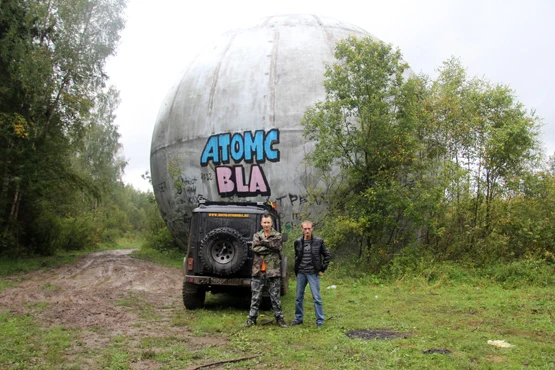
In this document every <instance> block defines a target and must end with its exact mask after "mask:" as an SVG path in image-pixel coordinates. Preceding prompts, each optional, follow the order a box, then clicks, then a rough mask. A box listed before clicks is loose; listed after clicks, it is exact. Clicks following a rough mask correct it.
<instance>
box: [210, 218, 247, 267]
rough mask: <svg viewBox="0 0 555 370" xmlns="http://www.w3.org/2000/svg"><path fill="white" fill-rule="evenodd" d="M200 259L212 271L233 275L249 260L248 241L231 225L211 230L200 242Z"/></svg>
mask: <svg viewBox="0 0 555 370" xmlns="http://www.w3.org/2000/svg"><path fill="white" fill-rule="evenodd" d="M199 254H200V259H201V260H202V263H203V264H204V266H205V267H206V269H207V270H209V271H210V272H212V273H214V274H217V275H231V274H233V273H235V272H237V271H239V270H240V269H241V267H242V266H243V265H244V264H245V261H246V260H247V254H248V248H247V243H246V242H245V240H244V239H243V237H242V236H241V234H240V233H239V232H238V231H237V230H235V229H232V228H230V227H220V228H217V229H214V230H212V231H210V232H209V233H208V234H206V236H205V237H204V239H202V241H201V242H200V253H199Z"/></svg>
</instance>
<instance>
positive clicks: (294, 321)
mask: <svg viewBox="0 0 555 370" xmlns="http://www.w3.org/2000/svg"><path fill="white" fill-rule="evenodd" d="M302 323H303V322H302V321H299V320H293V321H292V322H291V326H295V325H301V324H302Z"/></svg>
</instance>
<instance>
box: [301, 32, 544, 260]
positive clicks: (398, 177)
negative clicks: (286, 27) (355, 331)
mask: <svg viewBox="0 0 555 370" xmlns="http://www.w3.org/2000/svg"><path fill="white" fill-rule="evenodd" d="M335 57H336V59H337V62H336V63H335V64H333V65H331V66H328V68H327V71H326V74H325V88H326V93H327V94H326V98H325V100H323V101H321V102H318V103H317V104H316V105H315V106H314V107H312V108H311V109H310V110H309V111H307V112H306V114H305V116H304V118H303V122H302V124H303V126H304V130H305V136H306V137H307V138H308V139H310V140H312V141H314V149H313V151H312V152H311V153H310V154H309V155H308V156H307V158H306V160H307V161H308V162H309V163H311V164H312V165H314V167H315V168H316V169H317V170H319V171H320V172H321V173H322V176H323V177H324V178H325V179H326V181H325V183H326V186H325V187H322V188H320V189H314V191H315V192H316V191H318V192H321V193H323V194H318V196H319V197H320V198H322V197H324V198H325V199H326V201H327V204H328V206H329V213H328V217H327V218H326V219H325V221H324V222H325V227H324V232H325V233H326V235H328V237H329V241H330V245H331V246H332V247H333V248H334V249H335V253H336V255H341V254H345V253H346V254H347V255H352V254H353V252H354V251H356V255H357V256H358V260H359V262H363V263H364V264H365V265H366V266H369V267H370V268H372V269H375V270H377V269H379V268H383V267H384V266H389V268H391V266H392V265H393V264H395V266H396V268H399V266H398V265H399V263H406V264H408V265H411V264H415V263H416V261H417V260H418V259H420V258H422V257H426V258H429V259H436V260H455V261H469V262H472V263H474V264H484V263H488V262H491V261H497V260H506V261H509V260H515V259H519V258H522V257H525V256H533V257H539V258H544V259H547V260H551V261H553V253H554V252H555V246H554V244H553V235H552V230H553V226H555V225H553V221H552V218H551V217H550V215H551V214H552V212H553V209H554V206H555V202H554V199H553V191H554V190H555V188H554V181H553V180H554V178H553V173H551V172H549V171H547V170H546V169H545V168H544V167H547V166H546V165H545V164H544V163H542V162H541V158H542V157H541V155H542V153H541V150H540V145H539V141H538V135H539V126H540V120H539V118H538V117H537V116H535V115H534V114H533V113H531V112H529V111H528V110H526V109H525V108H524V107H523V105H522V104H521V103H519V102H518V101H517V100H516V97H515V93H514V92H513V91H512V90H511V89H509V88H508V87H506V86H502V85H494V84H491V83H489V82H488V81H485V80H483V79H477V78H472V79H470V78H468V77H467V75H466V71H465V70H464V68H463V67H462V66H461V64H460V62H459V61H458V60H457V59H454V58H453V59H451V60H448V61H446V62H445V63H444V64H443V65H442V66H441V67H440V68H439V70H438V72H439V73H438V77H437V78H436V79H435V80H430V79H429V78H428V77H426V76H415V75H414V74H413V73H412V72H411V71H410V70H409V69H408V66H407V64H406V63H404V62H403V60H402V55H401V53H400V52H399V51H398V50H394V49H393V48H392V47H391V46H390V45H386V44H384V43H382V42H377V41H373V40H372V39H370V38H365V39H356V38H349V39H346V40H344V41H342V42H340V43H339V45H338V46H337V49H336V54H335ZM400 261H405V262H400Z"/></svg>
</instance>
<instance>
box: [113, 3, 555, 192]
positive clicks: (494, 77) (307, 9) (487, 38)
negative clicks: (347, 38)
mask: <svg viewBox="0 0 555 370" xmlns="http://www.w3.org/2000/svg"><path fill="white" fill-rule="evenodd" d="M299 13H308V14H315V15H318V16H327V17H332V18H336V19H338V20H341V21H344V22H347V23H351V24H353V25H356V26H359V27H361V28H363V29H364V30H366V31H367V32H369V33H370V34H372V35H374V36H375V37H377V38H379V39H380V40H382V41H384V42H387V43H390V44H392V45H393V46H395V47H398V48H399V49H400V50H401V52H402V53H403V55H404V59H405V60H406V61H407V62H408V63H409V64H410V66H411V68H412V70H413V71H414V72H416V73H421V72H422V73H425V74H427V75H430V76H432V77H434V76H436V70H437V68H438V67H439V66H440V65H441V63H442V62H443V61H445V60H446V59H448V58H449V57H451V56H456V57H458V58H459V59H460V60H461V62H462V65H463V66H465V67H466V68H467V71H468V74H469V76H471V77H472V76H478V77H481V78H485V79H487V80H489V81H491V82H493V83H502V84H505V85H509V86H510V87H511V88H512V89H513V90H514V91H515V92H516V95H517V97H518V99H519V100H520V101H521V102H522V103H523V104H524V105H525V106H526V108H527V109H530V110H532V109H535V110H536V113H537V114H538V115H539V116H540V117H542V118H543V135H542V140H543V142H544V146H545V148H546V153H547V154H552V153H553V152H554V151H555V102H554V101H553V97H554V96H555V74H554V71H553V69H554V67H555V1H551V0H520V1H516V0H503V1H501V0H481V1H480V0H461V1H459V0H442V1H434V0H420V1H411V0H406V1H405V0H388V1H383V0H382V1H370V0H366V1H361V0H357V1H351V0H340V1H335V2H331V1H330V2H324V1H322V0H318V1H312V0H274V1H260V0H256V1H248V0H244V1H243V0H227V1H219V0H217V1H213V0H212V1H211V0H204V1H190V0H189V1H185V0H156V1H152V0H129V6H128V8H127V12H126V14H127V17H126V18H127V26H126V28H125V30H124V31H123V33H122V37H121V41H120V46H119V49H118V53H117V55H116V56H115V57H112V58H111V59H110V60H109V61H108V64H107V73H108V75H109V76H110V83H111V84H113V85H115V86H116V88H117V89H118V90H119V91H120V94H121V95H120V97H121V104H120V107H119V109H118V111H117V120H116V123H117V124H118V126H119V132H120V134H121V135H122V138H121V142H122V144H123V147H124V155H125V158H126V159H127V160H128V162H129V164H128V166H127V168H126V170H125V176H124V181H125V182H126V183H131V184H132V185H133V186H134V187H135V188H137V189H141V190H143V191H146V190H147V189H150V185H149V184H148V182H146V181H144V180H142V179H141V174H143V173H145V172H146V171H150V141H151V137H152V131H153V128H154V124H155V121H156V116H157V114H158V110H159V108H160V106H161V104H162V101H163V100H164V98H165V96H166V94H167V93H168V91H169V89H170V88H171V86H172V84H173V83H175V82H176V81H177V80H178V79H179V78H180V76H181V75H182V73H183V72H184V71H185V68H186V67H187V65H188V64H189V62H190V61H191V60H192V58H193V57H194V56H195V55H196V54H198V53H199V52H201V51H202V50H203V47H205V46H206V45H207V44H210V43H211V42H212V41H214V40H216V39H217V38H218V37H219V36H220V35H222V34H223V33H224V32H226V31H229V30H232V29H235V28H240V27H241V26H243V25H245V24H251V23H253V22H255V21H257V20H258V19H260V18H263V17H267V16H272V15H279V14H299Z"/></svg>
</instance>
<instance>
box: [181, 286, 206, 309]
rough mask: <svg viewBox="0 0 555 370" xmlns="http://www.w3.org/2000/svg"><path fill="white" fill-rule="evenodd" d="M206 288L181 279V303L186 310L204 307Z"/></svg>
mask: <svg viewBox="0 0 555 370" xmlns="http://www.w3.org/2000/svg"><path fill="white" fill-rule="evenodd" d="M205 298H206V289H204V288H203V287H200V286H198V285H197V284H192V283H188V282H186V281H183V305H184V306H185V308H186V309H188V310H196V309H197V308H203V307H204V300H205Z"/></svg>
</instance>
